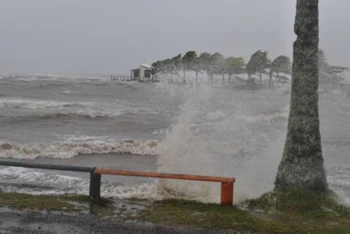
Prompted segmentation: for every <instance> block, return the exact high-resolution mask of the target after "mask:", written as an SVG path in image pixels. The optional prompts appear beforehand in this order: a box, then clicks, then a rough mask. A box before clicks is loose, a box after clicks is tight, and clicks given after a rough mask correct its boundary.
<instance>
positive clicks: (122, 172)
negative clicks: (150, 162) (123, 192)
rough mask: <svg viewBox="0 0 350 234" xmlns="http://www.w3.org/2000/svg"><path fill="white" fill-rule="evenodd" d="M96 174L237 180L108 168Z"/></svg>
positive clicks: (214, 180) (210, 180) (198, 179)
mask: <svg viewBox="0 0 350 234" xmlns="http://www.w3.org/2000/svg"><path fill="white" fill-rule="evenodd" d="M94 173H95V174H106V175H121V176H141V177H152V178H164V179H178V180H196V181H207V182H226V183H234V182H235V178H228V177H214V176H200V175H185V174H168V173H157V172H146V171H144V172H143V171H127V170H115V169H106V168H98V167H97V168H96V169H95V171H94Z"/></svg>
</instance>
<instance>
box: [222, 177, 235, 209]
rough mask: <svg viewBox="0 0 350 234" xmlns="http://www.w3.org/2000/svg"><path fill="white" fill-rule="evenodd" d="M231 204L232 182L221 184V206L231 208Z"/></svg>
mask: <svg viewBox="0 0 350 234" xmlns="http://www.w3.org/2000/svg"><path fill="white" fill-rule="evenodd" d="M232 203H233V182H222V183H221V205H229V206H232Z"/></svg>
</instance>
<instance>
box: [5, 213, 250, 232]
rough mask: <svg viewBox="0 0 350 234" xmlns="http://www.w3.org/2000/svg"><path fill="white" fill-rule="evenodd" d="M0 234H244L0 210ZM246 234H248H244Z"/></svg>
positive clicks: (92, 216) (89, 216) (108, 219)
mask: <svg viewBox="0 0 350 234" xmlns="http://www.w3.org/2000/svg"><path fill="white" fill-rule="evenodd" d="M0 233H1V234H5V233H20V234H27V233H28V234H29V233H38V234H71V233H74V234H90V233H91V234H92V233H100V234H107V233H108V234H111V233H116V234H128V233H130V234H131V233H144V234H148V233H149V234H151V233H152V234H157V233H167V234H172V233H182V234H187V233H194V234H196V233H208V234H214V233H218V234H219V233H243V232H234V231H230V232H221V231H216V230H202V229H193V228H188V227H170V226H159V225H152V224H140V223H131V222H129V223H128V222H124V223H121V222H117V221H115V220H114V219H112V218H97V217H96V216H94V215H82V214H79V215H67V214H60V213H46V214H45V213H33V212H22V211H15V210H10V209H5V208H1V209H0ZM244 233H248V232H244Z"/></svg>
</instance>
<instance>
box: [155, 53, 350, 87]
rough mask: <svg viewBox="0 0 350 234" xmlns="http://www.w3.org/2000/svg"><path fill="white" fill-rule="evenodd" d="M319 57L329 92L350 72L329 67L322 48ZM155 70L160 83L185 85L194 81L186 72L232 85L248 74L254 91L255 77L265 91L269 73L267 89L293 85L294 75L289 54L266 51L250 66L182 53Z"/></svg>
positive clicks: (234, 60) (220, 57) (253, 57)
mask: <svg viewBox="0 0 350 234" xmlns="http://www.w3.org/2000/svg"><path fill="white" fill-rule="evenodd" d="M318 54H319V68H320V76H319V77H320V85H321V87H322V88H324V89H325V90H326V89H327V88H328V87H329V86H330V85H338V84H339V83H341V82H342V81H343V80H344V78H343V77H342V73H343V72H344V71H346V70H349V69H348V68H346V67H341V66H331V65H329V64H328V62H327V58H326V56H325V52H324V51H323V50H322V49H319V53H318ZM152 70H153V75H154V76H155V78H156V79H157V80H160V79H163V80H168V81H169V82H171V83H173V82H175V79H177V78H180V79H182V83H186V78H187V80H189V79H191V78H193V77H187V75H186V72H194V73H195V79H196V82H198V81H199V78H203V76H201V77H199V74H206V76H207V79H208V83H214V75H220V76H222V78H223V81H225V79H226V77H227V78H228V80H229V83H232V76H233V75H239V74H247V75H248V77H249V80H247V81H246V82H247V83H246V84H247V86H249V87H250V88H252V87H251V86H252V85H255V84H254V79H253V78H255V79H259V80H260V85H259V86H256V87H255V88H259V87H260V88H262V75H263V74H265V75H268V76H269V82H268V84H267V87H269V88H271V87H273V84H274V82H279V83H286V82H290V78H288V77H287V75H289V76H290V75H291V73H292V64H291V60H290V58H288V57H287V56H285V55H280V56H278V57H276V58H275V59H273V60H272V59H270V58H268V52H267V51H262V50H258V51H256V52H254V53H253V54H252V55H251V57H250V59H249V60H248V62H247V63H246V62H245V60H244V58H243V57H242V56H239V57H232V56H230V57H227V58H225V56H223V55H222V54H221V53H219V52H216V53H213V54H210V53H208V52H203V53H200V54H199V55H198V53H197V52H196V51H194V50H191V51H188V52H186V53H185V54H184V55H183V56H182V55H181V54H178V55H177V56H175V57H172V58H169V59H163V60H158V61H156V62H154V63H153V64H152ZM180 71H182V75H180V73H181V72H180ZM233 77H235V76H233ZM235 78H237V77H235ZM253 88H254V87H253Z"/></svg>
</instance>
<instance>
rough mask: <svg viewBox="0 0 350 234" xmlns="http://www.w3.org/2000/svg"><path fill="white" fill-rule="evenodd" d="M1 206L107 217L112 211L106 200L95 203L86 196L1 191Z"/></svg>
mask: <svg viewBox="0 0 350 234" xmlns="http://www.w3.org/2000/svg"><path fill="white" fill-rule="evenodd" d="M0 206H2V207H9V208H14V209H19V210H32V211H64V212H82V211H88V212H89V213H93V214H97V215H106V214H108V213H110V211H111V206H110V202H109V201H107V200H105V199H101V200H98V201H95V200H92V199H91V198H90V197H89V196H84V195H61V196H53V195H30V194H23V193H4V192H1V191H0Z"/></svg>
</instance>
